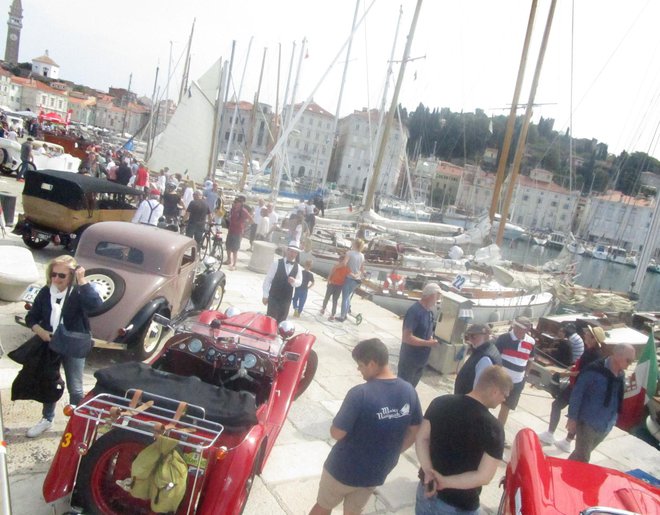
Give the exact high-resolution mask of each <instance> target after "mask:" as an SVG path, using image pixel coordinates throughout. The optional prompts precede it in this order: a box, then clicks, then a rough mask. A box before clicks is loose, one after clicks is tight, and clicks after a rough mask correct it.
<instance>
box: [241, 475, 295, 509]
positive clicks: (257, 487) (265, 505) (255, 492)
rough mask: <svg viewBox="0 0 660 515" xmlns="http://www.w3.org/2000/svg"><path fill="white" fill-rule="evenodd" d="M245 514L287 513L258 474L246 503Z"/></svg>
mask: <svg viewBox="0 0 660 515" xmlns="http://www.w3.org/2000/svg"><path fill="white" fill-rule="evenodd" d="M243 513H244V515H266V514H268V515H280V514H282V515H285V514H286V511H284V509H283V508H282V506H280V504H279V503H278V502H277V499H276V498H275V496H274V495H273V494H272V493H271V492H270V490H268V488H267V487H266V485H265V483H264V482H263V480H262V479H261V478H260V477H259V476H257V477H256V478H255V479H254V483H253V485H252V491H251V492H250V497H248V500H247V503H246V505H245V511H243Z"/></svg>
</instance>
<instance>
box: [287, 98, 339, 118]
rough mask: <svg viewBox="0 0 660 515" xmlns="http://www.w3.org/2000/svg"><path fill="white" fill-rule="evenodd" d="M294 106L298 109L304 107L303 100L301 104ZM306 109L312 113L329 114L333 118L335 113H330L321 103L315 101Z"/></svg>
mask: <svg viewBox="0 0 660 515" xmlns="http://www.w3.org/2000/svg"><path fill="white" fill-rule="evenodd" d="M294 107H295V109H296V110H298V109H300V107H302V102H301V103H299V104H296V105H295V106H294ZM305 111H307V112H310V113H316V114H320V115H322V116H329V117H331V118H332V117H333V116H334V115H333V114H331V113H329V112H328V111H326V110H325V109H323V108H322V107H321V106H320V105H318V104H317V103H315V102H311V103H310V104H309V105H308V106H307V109H305Z"/></svg>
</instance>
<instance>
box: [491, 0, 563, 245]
mask: <svg viewBox="0 0 660 515" xmlns="http://www.w3.org/2000/svg"><path fill="white" fill-rule="evenodd" d="M556 5H557V0H552V2H551V3H550V10H549V11H548V19H547V21H546V23H545V30H544V31H543V40H542V41H541V49H540V50H539V56H538V59H537V60H536V69H535V70H534V78H533V80H532V89H531V91H530V92H529V99H528V100H527V107H526V109H525V118H524V119H523V125H522V128H521V129H520V137H519V138H518V145H517V146H516V154H515V156H514V157H513V169H512V170H511V175H510V177H509V186H508V187H507V190H506V198H505V199H504V204H503V205H502V217H501V218H500V225H499V227H498V230H497V239H496V241H495V243H497V245H500V246H501V245H502V241H503V240H504V228H505V226H506V219H507V215H508V214H509V205H511V198H512V197H513V189H514V188H515V187H516V179H517V178H518V172H519V171H520V163H521V162H522V157H523V153H524V151H525V142H526V140H527V131H528V129H529V121H530V119H531V118H532V109H533V108H534V99H535V97H536V90H537V88H538V85H539V79H540V77H541V69H542V68H543V58H544V57H545V50H546V48H547V46H548V40H549V39H550V29H551V28H552V19H553V17H554V15H555V7H556Z"/></svg>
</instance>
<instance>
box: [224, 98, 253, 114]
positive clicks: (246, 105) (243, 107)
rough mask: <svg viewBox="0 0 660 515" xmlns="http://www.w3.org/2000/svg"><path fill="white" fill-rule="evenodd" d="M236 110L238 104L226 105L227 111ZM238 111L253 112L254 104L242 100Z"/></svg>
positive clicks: (228, 103)
mask: <svg viewBox="0 0 660 515" xmlns="http://www.w3.org/2000/svg"><path fill="white" fill-rule="evenodd" d="M235 108H236V102H227V103H226V104H225V109H232V110H233V109H235ZM238 109H239V110H241V111H251V110H252V104H251V103H250V102H247V101H245V100H241V101H240V102H239V103H238Z"/></svg>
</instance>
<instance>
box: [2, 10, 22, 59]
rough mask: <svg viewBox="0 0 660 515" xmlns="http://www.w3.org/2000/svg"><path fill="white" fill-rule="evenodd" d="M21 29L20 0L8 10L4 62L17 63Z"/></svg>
mask: <svg viewBox="0 0 660 515" xmlns="http://www.w3.org/2000/svg"><path fill="white" fill-rule="evenodd" d="M22 28H23V6H22V5H21V0H14V1H13V2H12V4H11V7H10V8H9V19H8V20H7V43H6V44H5V61H7V62H8V63H12V64H17V63H18V49H19V46H20V43H21V29H22Z"/></svg>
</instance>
